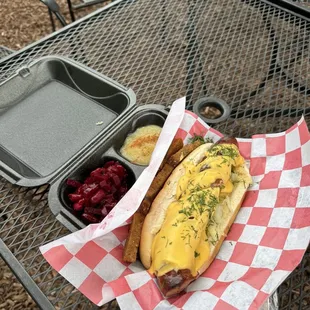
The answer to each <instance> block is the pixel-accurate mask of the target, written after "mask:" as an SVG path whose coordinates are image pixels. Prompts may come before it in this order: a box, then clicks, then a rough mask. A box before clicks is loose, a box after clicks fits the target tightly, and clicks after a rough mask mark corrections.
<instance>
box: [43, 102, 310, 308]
mask: <svg viewBox="0 0 310 310" xmlns="http://www.w3.org/2000/svg"><path fill="white" fill-rule="evenodd" d="M194 134H199V135H204V136H208V137H211V138H213V139H214V140H218V139H219V138H220V137H221V136H222V134H220V133H219V132H217V131H216V130H214V129H212V128H210V127H209V126H207V125H206V124H205V123H204V122H203V121H201V120H200V119H199V118H198V117H197V116H196V115H195V114H193V113H192V112H189V111H185V100H184V98H182V99H180V100H178V101H176V102H175V103H174V104H173V106H172V109H171V111H170V113H169V116H168V118H167V120H166V123H165V125H164V128H163V130H162V134H161V136H160V138H159V141H158V143H157V145H156V148H155V151H154V155H153V156H152V160H151V164H150V166H149V167H148V168H146V169H145V170H144V172H143V173H142V175H141V176H140V178H139V179H138V180H137V182H136V183H135V185H134V186H133V187H132V189H131V190H130V191H129V192H128V193H127V194H126V196H124V198H123V199H122V200H121V201H120V202H119V203H118V205H117V206H116V207H115V208H114V209H113V211H112V212H111V214H110V215H109V216H108V217H107V218H106V219H105V220H104V221H103V222H102V223H101V224H97V225H89V226H88V227H86V228H85V229H83V230H81V231H78V232H76V233H73V234H71V235H68V236H66V237H63V238H61V239H59V240H56V241H54V242H52V243H49V244H47V245H44V246H42V247H41V252H42V254H43V255H44V257H45V259H46V260H47V261H48V262H49V263H50V264H51V266H52V267H53V268H54V269H56V270H57V271H58V272H59V273H60V274H61V275H62V276H64V277H65V278H66V279H67V280H68V281H69V282H71V283H72V284H73V285H74V286H75V287H76V288H77V289H79V290H80V291H81V292H82V293H83V294H84V295H85V296H87V297H88V298H89V299H90V300H91V301H93V302H94V303H95V304H98V305H102V304H104V303H105V302H107V301H109V300H112V299H113V298H117V301H118V303H119V305H120V307H121V309H125V310H127V309H128V310H129V309H130V310H132V309H184V310H185V309H223V310H224V309H225V310H227V309H257V308H259V307H260V306H261V305H262V304H263V303H264V301H265V300H266V299H267V297H268V296H269V295H270V294H271V293H272V292H274V291H275V289H276V288H277V287H278V286H279V285H280V283H281V282H282V281H283V280H284V279H285V278H286V277H287V276H288V275H289V273H290V272H291V271H293V270H294V268H295V267H296V266H297V265H298V264H299V262H300V261H301V259H302V257H303V254H304V252H305V250H306V248H307V246H308V244H309V240H310V135H309V132H308V128H307V125H306V123H305V120H304V119H303V118H302V119H301V120H300V121H299V122H298V123H297V124H295V125H294V126H293V127H291V128H290V129H288V130H287V131H285V132H282V133H276V134H262V135H255V136H253V137H252V139H238V141H239V147H240V150H241V153H242V155H243V156H244V157H245V158H246V159H247V160H248V162H249V165H250V172H251V175H252V176H253V181H254V183H253V186H252V187H251V188H250V189H249V191H248V193H247V195H246V198H245V200H244V203H243V205H242V207H241V209H240V211H239V213H238V216H237V218H236V220H235V222H234V224H233V225H232V227H231V230H230V232H229V234H228V236H227V238H226V239H225V241H224V243H223V245H222V247H221V249H220V252H219V253H218V255H217V257H216V259H215V260H214V262H213V263H212V264H211V266H210V267H209V268H208V269H207V271H206V272H205V273H204V274H203V275H202V276H201V277H200V278H199V279H197V280H196V281H194V282H193V283H192V284H191V285H190V286H189V287H188V288H187V290H186V292H185V293H183V294H181V295H180V296H177V297H173V298H170V299H165V298H163V296H162V294H161V293H160V291H159V290H158V288H157V284H156V279H155V278H154V277H153V276H151V275H150V274H149V273H148V272H147V271H146V270H145V269H144V268H143V266H142V265H141V263H140V262H136V263H133V264H126V263H124V262H122V250H123V245H124V241H125V239H126V237H127V234H128V225H127V224H126V222H128V220H129V218H130V217H131V215H132V214H133V213H134V212H135V211H136V210H137V208H138V207H139V205H140V202H141V201H142V199H143V197H144V195H145V193H146V191H147V189H148V187H149V186H150V183H151V181H152V179H153V178H154V176H155V174H156V171H157V170H158V167H159V165H160V163H161V161H162V159H163V157H164V154H165V153H166V151H167V149H168V147H169V145H170V143H171V141H172V139H173V138H174V136H175V135H176V136H177V137H181V138H182V139H183V140H184V141H185V143H186V142H187V141H188V139H189V138H190V137H192V136H193V135H194Z"/></svg>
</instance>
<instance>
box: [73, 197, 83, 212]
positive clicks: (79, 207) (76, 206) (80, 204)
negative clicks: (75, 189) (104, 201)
mask: <svg viewBox="0 0 310 310" xmlns="http://www.w3.org/2000/svg"><path fill="white" fill-rule="evenodd" d="M73 209H74V210H75V211H82V210H83V209H84V199H81V200H80V201H79V202H76V203H74V204H73Z"/></svg>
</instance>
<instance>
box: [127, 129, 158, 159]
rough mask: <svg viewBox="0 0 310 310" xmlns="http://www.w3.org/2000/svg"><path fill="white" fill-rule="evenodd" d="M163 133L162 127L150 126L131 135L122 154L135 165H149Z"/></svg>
mask: <svg viewBox="0 0 310 310" xmlns="http://www.w3.org/2000/svg"><path fill="white" fill-rule="evenodd" d="M160 132H161V127H159V126H156V125H149V126H144V127H140V128H138V129H137V130H136V131H135V132H133V133H132V134H130V135H129V136H128V137H127V138H126V140H125V142H124V145H123V146H122V148H121V154H122V155H123V156H124V157H125V158H126V159H128V160H129V161H131V162H132V163H134V164H138V165H148V164H149V163H150V160H151V156H152V153H153V151H154V148H155V145H156V143H157V140H158V137H159V135H160Z"/></svg>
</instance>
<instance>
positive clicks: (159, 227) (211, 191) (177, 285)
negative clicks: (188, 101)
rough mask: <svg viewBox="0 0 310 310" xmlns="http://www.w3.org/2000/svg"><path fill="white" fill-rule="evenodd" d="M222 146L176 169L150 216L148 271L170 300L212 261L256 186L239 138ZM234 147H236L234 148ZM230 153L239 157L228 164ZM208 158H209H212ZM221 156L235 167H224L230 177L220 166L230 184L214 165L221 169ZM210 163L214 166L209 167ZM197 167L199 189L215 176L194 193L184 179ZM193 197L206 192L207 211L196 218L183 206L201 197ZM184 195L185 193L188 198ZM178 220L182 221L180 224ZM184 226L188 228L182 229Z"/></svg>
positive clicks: (143, 253)
mask: <svg viewBox="0 0 310 310" xmlns="http://www.w3.org/2000/svg"><path fill="white" fill-rule="evenodd" d="M218 144H223V146H220V147H218V146H217V148H214V145H213V144H203V145H201V146H200V147H198V148H197V149H196V150H195V151H193V152H192V153H191V154H190V155H188V156H187V157H186V158H185V159H184V160H183V162H182V163H181V164H180V165H178V166H177V167H176V168H175V169H174V171H173V172H172V174H171V175H170V177H169V178H168V180H167V181H166V183H165V185H164V186H163V188H162V190H161V191H160V192H159V194H158V195H157V196H156V198H155V200H154V201H153V204H152V206H151V209H150V212H149V214H148V215H147V216H146V218H145V221H144V224H143V228H142V235H141V241H140V259H141V261H142V263H143V265H144V266H145V268H147V269H150V268H151V269H150V272H152V273H154V274H155V275H156V276H157V278H158V283H159V287H160V289H161V291H162V292H163V294H164V295H165V296H167V297H170V296H172V295H175V294H177V293H179V292H181V291H182V290H184V289H185V288H186V287H187V286H188V285H189V284H190V283H191V282H192V281H194V280H195V279H196V278H197V277H199V275H201V274H202V273H203V272H204V271H205V270H206V269H207V268H208V267H209V265H210V264H211V263H212V261H213V259H214V258H215V256H216V255H217V253H218V252H219V250H220V247H221V245H222V243H223V241H224V239H225V238H226V235H227V233H228V231H229V229H230V227H231V225H232V223H233V222H234V220H235V217H236V215H237V213H238V211H239V209H240V207H241V205H242V201H243V199H244V197H245V194H246V191H247V189H248V187H249V185H250V184H251V182H252V179H251V176H250V174H249V171H248V169H247V167H246V165H245V162H244V159H243V158H242V156H241V155H240V154H239V151H238V148H237V145H238V144H237V141H236V140H235V139H232V140H227V139H222V140H220V142H219V143H218ZM229 144H230V145H232V144H233V145H234V146H233V147H231V146H228V145H229ZM210 150H211V151H210ZM212 150H215V151H216V152H217V153H216V156H214V154H213V155H210V154H211V153H212ZM228 151H229V152H231V151H233V152H235V153H236V154H237V153H238V154H237V155H236V154H235V155H236V159H233V160H231V161H230V162H229V163H228V164H227V158H229V157H228V155H227V154H228V153H227V152H228ZM213 153H214V151H213ZM208 154H209V156H210V157H209V159H208V158H206V157H207V156H208ZM235 155H234V156H235ZM212 156H213V157H212ZM211 157H212V158H211ZM215 157H216V158H215ZM221 158H222V159H223V162H224V166H225V165H227V167H229V169H228V168H227V169H226V166H225V167H224V168H225V169H226V170H227V172H228V170H229V176H228V174H227V173H226V170H225V171H224V168H217V169H218V170H221V169H222V170H223V171H224V172H225V173H224V172H223V171H222V170H221V171H222V172H221V173H222V175H223V180H224V179H225V178H226V179H225V180H224V181H223V180H220V179H218V178H216V177H215V176H216V175H217V174H218V173H219V171H216V168H214V167H216V166H218V167H221V166H220V165H219V163H220V160H221ZM212 161H213V162H212ZM225 161H226V163H225ZM228 161H229V160H228ZM204 163H209V164H208V165H209V166H208V165H207V164H204ZM212 165H213V168H212ZM233 166H234V167H233ZM188 167H191V168H188ZM195 167H196V168H195ZM232 167H233V168H232ZM198 168H199V171H198V170H197V169H198ZM191 169H192V171H196V172H194V173H196V174H194V176H195V177H193V178H192V181H193V183H194V185H195V186H200V184H202V185H204V184H206V183H205V182H206V181H205V180H206V179H203V178H206V177H208V174H209V175H210V178H211V179H212V177H214V180H213V181H212V183H210V184H209V185H208V186H209V187H208V188H203V189H202V188H201V187H199V188H198V189H196V188H194V187H192V190H191V186H194V185H192V183H186V182H185V181H184V180H186V178H188V177H189V174H188V172H190V171H189V170H191ZM195 169H196V170H195ZM212 169H213V170H212ZM197 171H198V172H197ZM196 175H197V177H196ZM202 175H203V176H202ZM205 175H206V177H205ZM224 176H225V177H224ZM228 177H229V178H228ZM182 178H183V179H182ZM180 180H181V181H180ZM203 180H204V181H203ZM183 181H184V182H185V183H184V182H183ZM200 181H201V182H200ZM221 181H222V182H221ZM184 184H185V185H184ZM193 193H194V194H196V195H198V194H197V193H205V195H204V200H203V201H202V202H201V204H202V206H206V207H205V209H202V211H201V213H200V214H199V212H198V211H197V210H198V209H197V210H196V209H195V211H194V213H193V215H195V216H192V214H188V210H193V209H191V208H190V207H187V209H186V208H183V206H184V205H186V204H187V205H188V204H189V203H188V201H191V200H190V199H192V198H193V197H196V196H194V194H193ZM206 193H207V194H206ZM182 195H183V196H184V195H185V198H186V199H185V198H184V197H183V196H182ZM206 195H207V196H206ZM208 195H209V196H208ZM216 195H217V198H218V199H217V200H214V199H213V198H214V197H215V196H216ZM182 197H183V198H182ZM206 197H207V198H206ZM182 199H183V200H182ZM182 201H183V202H182ZM211 202H212V208H211V207H210V208H209V207H208V204H210V203H211ZM195 203H196V202H195ZM196 205H197V204H196ZM210 206H211V205H210ZM198 208H199V204H198ZM208 208H209V209H210V210H209V209H208ZM208 210H209V211H208ZM195 212H196V213H195ZM197 214H198V215H197ZM196 215H197V216H196ZM174 216H175V218H176V219H177V220H176V221H175V220H174ZM180 216H183V218H181V217H180ZM180 218H181V219H182V220H181V221H180ZM198 220H199V221H198ZM184 223H185V224H184ZM201 223H202V224H201ZM186 225H187V226H186ZM204 225H205V226H204ZM172 227H173V228H172ZM184 227H185V228H186V229H188V228H191V229H193V231H194V234H191V232H190V234H189V233H187V235H184V236H183V237H184V238H183V237H182V233H183V234H184V229H183V228H184ZM181 228H182V229H183V230H180V229H181ZM185 231H189V230H185ZM188 235H189V236H188ZM180 236H181V238H180ZM194 236H195V238H194ZM197 236H198V237H197ZM187 237H188V243H187V244H188V246H187V247H186V246H185V245H184V243H182V242H183V241H184V240H186V238H187ZM196 237H197V238H196ZM190 238H192V239H190ZM181 239H182V240H183V241H182V240H181ZM194 239H195V240H194ZM196 239H197V240H196ZM194 249H195V252H194ZM196 250H199V251H196ZM169 251H170V252H169ZM160 252H161V253H160ZM157 253H158V254H157ZM200 254H201V255H200ZM193 261H194V263H193ZM193 266H194V267H193Z"/></svg>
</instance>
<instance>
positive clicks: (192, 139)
mask: <svg viewBox="0 0 310 310" xmlns="http://www.w3.org/2000/svg"><path fill="white" fill-rule="evenodd" d="M189 141H190V143H194V142H196V141H200V142H202V143H205V139H204V138H203V137H202V136H199V135H196V134H194V135H193V137H191V138H190V139H189Z"/></svg>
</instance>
